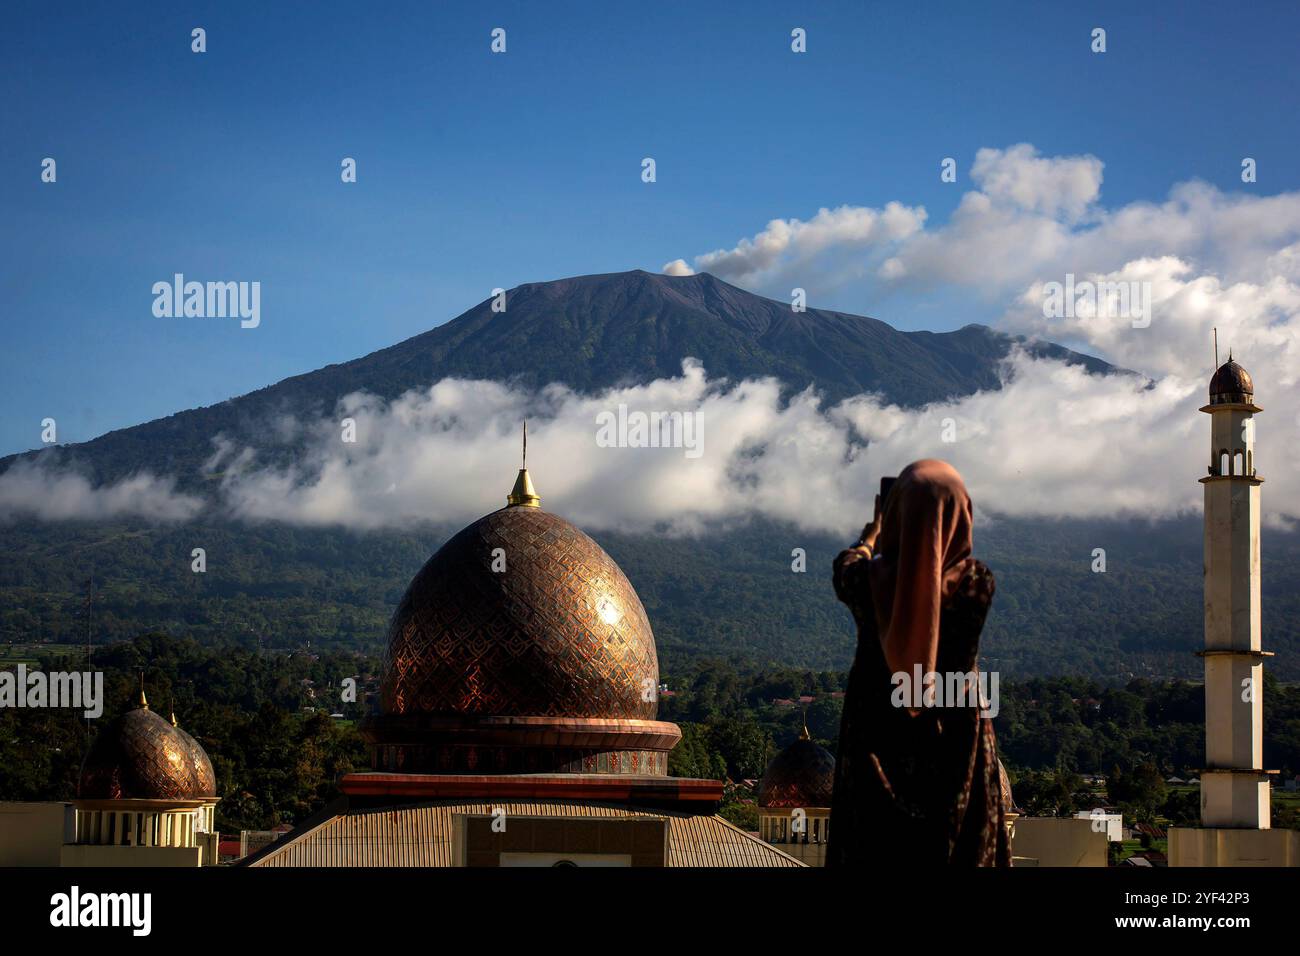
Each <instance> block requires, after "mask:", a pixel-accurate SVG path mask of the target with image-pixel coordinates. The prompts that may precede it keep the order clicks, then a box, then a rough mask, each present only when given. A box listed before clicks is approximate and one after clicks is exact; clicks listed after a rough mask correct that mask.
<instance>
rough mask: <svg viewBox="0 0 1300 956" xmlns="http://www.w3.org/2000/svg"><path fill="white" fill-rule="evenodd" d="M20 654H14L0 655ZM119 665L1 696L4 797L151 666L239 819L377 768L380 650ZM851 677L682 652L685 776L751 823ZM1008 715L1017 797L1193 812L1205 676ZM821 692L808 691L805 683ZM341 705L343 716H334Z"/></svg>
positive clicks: (1062, 682) (1049, 808)
mask: <svg viewBox="0 0 1300 956" xmlns="http://www.w3.org/2000/svg"><path fill="white" fill-rule="evenodd" d="M34 663H35V664H36V665H38V666H40V667H42V668H43V669H46V670H53V669H69V668H74V667H82V666H84V663H85V658H84V653H82V654H81V656H80V659H79V660H78V658H77V656H76V655H75V654H74V655H70V656H62V657H58V658H49V657H46V658H38V659H37V660H36V661H35V662H34ZM9 664H10V662H6V661H4V660H3V659H0V666H9ZM93 665H94V668H95V669H97V670H103V671H104V673H105V697H106V701H105V711H104V714H103V716H102V717H101V718H99V720H98V721H95V722H92V723H91V725H90V726H89V727H88V726H87V721H85V720H84V719H83V718H81V717H80V716H79V714H78V713H76V712H72V711H57V710H45V711H39V710H37V711H34V710H21V711H20V710H13V709H4V710H0V800H48V799H67V798H70V797H72V796H73V795H74V794H75V789H76V779H77V773H78V768H79V767H80V763H81V759H82V756H83V755H84V752H85V748H86V745H87V741H88V739H89V738H88V734H91V733H93V732H94V731H95V729H96V726H102V725H103V723H104V722H106V721H108V720H110V719H112V717H113V716H115V715H116V714H118V713H120V712H121V711H122V710H125V709H128V708H130V707H132V706H134V704H135V700H136V697H137V694H138V685H139V681H140V674H141V673H142V672H143V674H144V679H145V685H146V688H147V690H148V694H149V698H150V700H151V701H152V703H153V706H154V707H155V708H156V709H159V710H165V709H169V708H171V707H174V708H175V712H176V715H177V718H178V721H179V723H180V725H181V727H182V728H184V729H186V730H188V731H189V732H190V733H192V734H194V736H195V737H197V738H198V740H199V741H200V742H201V743H202V744H203V746H204V748H205V749H206V750H207V752H208V754H209V756H210V757H211V759H212V764H213V767H214V769H215V770H216V774H217V782H218V790H219V793H220V794H221V797H222V801H221V803H220V804H219V806H218V824H219V826H220V827H221V828H222V829H224V830H226V831H230V830H238V829H243V828H249V829H261V828H266V827H270V826H273V825H275V824H277V823H294V822H296V821H299V820H301V819H302V818H304V817H305V816H307V815H308V814H309V813H311V812H313V811H315V810H316V809H318V808H320V807H321V806H322V805H323V804H324V803H326V802H327V801H328V800H330V799H331V798H332V797H334V796H335V795H337V787H336V783H337V780H338V778H339V777H340V776H341V775H342V774H344V773H347V772H348V771H350V770H359V769H365V767H366V766H367V758H366V753H365V747H364V745H363V743H362V741H361V738H360V736H359V734H358V733H357V730H356V728H355V724H354V721H355V720H356V719H358V718H359V717H361V716H362V715H363V713H364V707H365V701H364V699H360V700H358V702H357V703H349V704H344V703H343V702H342V700H341V694H340V687H341V681H342V680H343V679H344V678H346V677H356V678H358V682H359V684H360V686H362V687H363V688H364V687H366V686H367V685H369V686H372V687H373V684H374V678H375V676H376V674H377V673H378V669H379V662H378V661H377V660H376V659H375V658H373V657H368V656H365V655H359V654H355V653H352V652H347V651H339V650H326V651H321V652H317V651H312V650H308V649H306V648H301V649H297V650H293V651H287V652H286V651H266V650H263V651H258V650H257V649H256V648H246V647H241V646H238V645H233V644H223V645H221V646H219V647H212V646H208V645H206V644H201V643H199V642H197V641H194V640H192V639H174V638H170V637H166V636H163V635H159V634H152V635H147V636H143V637H139V638H136V639H135V640H132V641H126V642H120V643H117V644H112V645H109V646H105V647H98V648H96V649H95V650H94V659H93ZM845 679H846V675H845V674H844V673H843V672H839V671H812V670H805V669H792V668H788V667H782V666H779V665H771V666H767V667H763V666H759V665H755V664H754V663H752V662H751V661H748V660H746V659H745V658H741V657H737V658H733V659H730V660H722V659H717V658H714V659H705V658H695V659H692V660H690V661H689V662H686V663H682V664H679V665H677V666H675V667H673V668H668V669H666V670H665V671H664V672H663V680H664V681H665V682H666V683H667V685H668V687H669V691H670V693H669V694H667V695H665V696H664V697H663V698H662V699H661V701H660V708H659V715H660V718H661V719H663V720H671V721H674V722H676V723H677V724H678V725H679V726H680V727H681V729H682V741H681V743H680V744H679V745H678V746H677V747H676V748H675V749H674V750H673V752H672V754H671V755H670V760H669V770H670V772H671V773H672V774H674V775H676V776H700V777H710V778H714V779H718V778H722V779H726V780H729V781H732V783H733V785H732V786H729V787H728V789H727V801H726V803H725V804H724V813H725V814H726V815H727V816H728V817H729V818H730V819H732V820H733V821H734V822H736V823H738V824H740V825H745V826H752V825H753V824H754V820H755V813H754V807H753V804H752V790H751V789H750V788H749V787H748V786H747V785H746V784H745V783H744V782H745V781H747V780H748V781H753V780H755V779H757V778H759V777H761V775H762V772H763V769H764V767H765V766H766V765H767V762H768V761H769V760H770V759H771V758H772V757H773V756H775V754H776V753H778V752H779V751H780V749H781V748H783V747H785V746H787V745H788V744H789V743H791V742H792V741H793V740H794V739H795V738H796V737H797V736H798V733H799V731H800V729H801V727H802V726H803V723H802V722H803V721H804V720H805V719H806V721H807V726H808V728H809V732H810V733H811V735H812V736H813V738H814V739H816V740H817V741H818V742H820V743H821V744H822V745H824V746H826V747H828V748H830V749H831V750H832V751H833V750H834V749H835V745H836V738H837V736H838V733H839V719H840V710H841V706H842V700H841V698H840V697H839V696H837V694H838V693H839V692H840V691H842V689H843V687H844V682H845ZM1000 691H1001V693H1000V702H999V703H1000V713H999V715H998V717H997V719H996V721H995V726H996V728H997V733H998V742H999V751H1000V753H1001V755H1002V759H1003V761H1004V762H1005V764H1006V765H1007V768H1008V771H1009V773H1010V775H1011V778H1012V781H1013V787H1014V790H1015V794H1016V801H1017V803H1018V804H1019V806H1020V807H1021V808H1022V809H1024V810H1026V811H1027V812H1032V813H1040V814H1041V813H1048V814H1052V813H1061V814H1066V813H1072V812H1073V811H1075V810H1080V809H1090V808H1091V807H1092V806H1094V805H1095V804H1096V803H1097V799H1098V796H1097V793H1096V792H1095V789H1094V788H1092V787H1090V786H1087V785H1085V783H1084V780H1083V775H1085V774H1087V775H1095V774H1101V775H1103V776H1105V777H1106V778H1107V784H1106V788H1107V790H1106V796H1107V798H1108V799H1109V800H1110V801H1111V802H1113V803H1115V804H1116V805H1119V806H1120V807H1122V808H1123V809H1124V810H1125V812H1126V814H1128V815H1129V816H1130V817H1131V818H1133V819H1137V820H1153V821H1154V820H1160V821H1166V822H1167V821H1173V822H1179V821H1180V820H1181V821H1184V822H1185V821H1190V820H1192V819H1194V818H1195V814H1196V811H1197V807H1196V803H1195V799H1194V795H1192V798H1191V799H1190V800H1189V797H1188V794H1187V793H1186V792H1181V791H1178V790H1171V789H1167V788H1166V786H1165V783H1164V781H1165V780H1166V779H1167V778H1168V777H1170V776H1174V775H1176V776H1180V777H1187V776H1190V775H1193V774H1195V773H1196V772H1197V768H1198V767H1199V766H1200V765H1201V762H1202V760H1203V752H1204V738H1203V730H1202V728H1203V725H1204V699H1203V695H1202V690H1201V687H1200V686H1198V685H1197V684H1194V683H1191V682H1185V681H1151V680H1147V679H1142V678H1139V679H1134V680H1131V681H1128V682H1126V683H1123V684H1114V683H1111V684H1107V683H1103V682H1100V681H1097V680H1094V679H1088V678H1081V677H1055V678H1033V679H1029V680H1024V681H1003V682H1002V684H1001V687H1000ZM801 697H802V698H810V699H809V700H807V701H805V702H804V703H802V704H800V703H799V700H800V698H801ZM331 714H338V715H341V716H338V717H332V716H331ZM1264 717H1265V738H1264V759H1265V765H1266V766H1268V767H1270V768H1277V769H1280V770H1282V771H1283V774H1284V776H1292V775H1295V774H1297V773H1300V687H1295V686H1290V687H1288V686H1283V685H1280V684H1279V683H1278V682H1277V681H1276V680H1274V679H1273V678H1272V677H1271V676H1266V678H1265V690H1264ZM1274 813H1275V822H1276V824H1277V825H1279V826H1300V817H1297V814H1296V811H1295V809H1294V804H1286V803H1284V802H1282V801H1277V802H1276V803H1275V810H1274Z"/></svg>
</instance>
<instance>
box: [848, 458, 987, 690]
mask: <svg viewBox="0 0 1300 956" xmlns="http://www.w3.org/2000/svg"><path fill="white" fill-rule="evenodd" d="M970 554H971V501H970V495H968V494H967V493H966V485H965V484H964V483H963V482H962V480H961V475H959V474H957V469H955V468H953V467H952V465H950V464H948V463H947V462H946V461H939V460H938V459H936V458H925V459H922V460H921V461H916V462H913V463H912V464H910V465H908V466H907V467H906V468H904V469H903V473H902V474H901V475H899V476H898V481H897V482H895V483H894V487H893V489H892V490H891V491H890V492H889V500H888V502H886V503H885V513H884V515H883V516H882V517H881V522H880V534H879V536H878V537H877V539H876V549H875V555H876V557H875V559H874V560H873V561H872V562H871V565H870V570H869V571H868V580H869V581H870V584H871V598H872V604H873V605H874V606H875V612H876V625H877V629H878V633H879V635H880V644H881V647H882V648H883V650H884V653H885V662H886V663H887V664H888V665H889V669H890V670H891V671H892V672H894V673H899V672H902V673H906V674H908V675H909V676H910V675H911V674H912V672H913V667H914V665H916V664H920V665H921V672H922V673H923V674H928V673H930V672H931V671H933V670H934V666H935V658H936V657H937V656H938V652H939V610H940V608H941V607H942V606H943V603H944V601H945V600H946V599H947V598H949V597H951V596H952V594H953V592H954V591H955V590H956V588H957V585H958V583H959V582H960V581H961V578H962V576H963V575H964V574H965V573H966V570H967V568H968V567H969V566H970V562H971V560H972V559H971V556H970Z"/></svg>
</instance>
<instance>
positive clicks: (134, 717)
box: [77, 705, 217, 800]
mask: <svg viewBox="0 0 1300 956" xmlns="http://www.w3.org/2000/svg"><path fill="white" fill-rule="evenodd" d="M216 795H217V789H216V778H215V776H214V775H213V772H212V763H211V761H209V760H208V755H207V754H206V753H205V752H204V750H203V748H202V747H201V746H199V743H198V741H196V740H195V739H194V738H193V737H191V736H190V735H189V734H187V733H185V732H184V731H183V730H180V729H179V728H177V727H174V726H173V725H172V724H171V723H169V722H168V721H167V720H166V719H164V718H163V717H161V716H160V715H158V714H155V713H154V712H153V711H152V710H150V709H149V708H148V706H147V705H145V706H142V707H138V708H136V709H135V710H129V711H127V712H126V713H125V714H122V715H121V716H120V717H118V718H117V719H115V720H113V721H112V722H110V723H109V724H108V726H106V727H104V728H103V729H102V730H100V732H99V734H98V735H97V736H96V737H95V741H94V743H93V744H91V746H90V750H89V751H88V752H87V753H86V759H85V760H84V761H83V762H82V765H81V777H80V780H79V781H78V784H77V796H78V797H79V798H80V799H82V800H198V799H202V798H204V797H215V796H216Z"/></svg>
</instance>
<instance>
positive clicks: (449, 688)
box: [360, 468, 682, 777]
mask: <svg viewBox="0 0 1300 956" xmlns="http://www.w3.org/2000/svg"><path fill="white" fill-rule="evenodd" d="M508 501H509V502H510V503H509V505H508V506H507V507H505V508H503V509H501V510H500V511H494V512H492V514H490V515H486V516H485V517H483V518H480V519H479V520H478V521H475V522H474V523H473V524H471V525H470V526H469V527H468V528H466V529H464V530H463V531H461V532H460V533H459V534H457V535H456V536H455V537H453V538H452V539H451V540H450V541H448V542H447V543H446V544H445V545H443V546H442V547H441V548H440V549H439V550H438V552H437V553H436V554H435V555H434V556H433V557H432V558H430V559H429V560H428V562H427V563H426V564H425V565H424V567H423V568H421V569H420V571H419V572H418V573H417V574H416V575H415V577H414V578H413V579H412V580H411V584H410V586H409V587H408V588H407V589H406V594H405V595H404V596H403V597H402V601H401V604H399V605H398V608H397V613H396V614H394V615H393V621H392V624H391V625H390V626H389V629H388V653H387V656H386V659H385V662H384V672H383V677H382V678H381V680H380V686H379V710H380V712H379V713H378V714H374V715H372V716H370V717H367V718H366V719H365V720H364V721H362V723H361V728H360V730H361V734H362V736H363V737H364V738H365V739H366V741H367V742H368V743H369V744H370V746H371V765H372V767H373V768H374V769H375V770H384V771H399V772H403V773H436V774H466V773H470V774H481V773H491V774H513V773H573V774H630V775H640V776H656V777H663V776H667V774H668V751H670V750H672V748H673V747H674V746H675V745H676V744H677V742H678V741H679V740H680V739H681V735H682V734H681V731H680V730H679V729H678V728H677V726H676V725H675V724H672V723H668V722H666V721H659V720H656V719H655V715H656V714H657V712H658V709H659V705H658V683H659V659H658V655H657V654H656V653H655V641H654V634H652V633H651V631H650V622H649V621H648V620H647V619H646V614H645V608H643V607H642V606H641V599H640V598H638V597H637V595H636V591H635V590H633V588H632V585H631V583H630V582H629V581H628V580H627V578H626V577H624V575H623V572H622V571H621V570H620V569H619V566H618V565H617V564H615V563H614V559H613V558H611V557H610V556H609V555H608V554H606V553H605V552H604V550H603V549H602V548H601V547H600V545H598V544H596V542H595V541H593V540H591V538H589V537H587V536H586V535H585V534H583V533H582V532H581V531H579V530H578V529H577V528H575V527H574V526H573V525H571V524H570V523H569V522H567V521H565V520H564V519H563V518H560V517H557V516H556V515H553V514H550V513H548V512H546V511H543V510H542V509H541V499H540V498H539V497H538V495H537V492H536V490H535V489H534V488H533V484H532V480H531V479H530V478H529V476H528V471H527V469H526V468H521V469H520V471H519V477H518V479H517V480H516V482H515V487H514V490H513V491H512V492H511V493H510V496H509V498H508Z"/></svg>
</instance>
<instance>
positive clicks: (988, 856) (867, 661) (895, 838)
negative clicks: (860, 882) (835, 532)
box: [826, 549, 1011, 867]
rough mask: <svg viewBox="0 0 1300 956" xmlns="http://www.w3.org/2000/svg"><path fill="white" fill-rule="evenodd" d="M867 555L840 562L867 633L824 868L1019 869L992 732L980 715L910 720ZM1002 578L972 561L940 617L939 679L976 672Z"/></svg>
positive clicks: (937, 710)
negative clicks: (876, 606)
mask: <svg viewBox="0 0 1300 956" xmlns="http://www.w3.org/2000/svg"><path fill="white" fill-rule="evenodd" d="M868 561H869V559H868V558H867V556H866V554H865V553H864V552H862V551H858V550H852V549H851V550H848V551H844V552H842V553H841V554H840V556H839V557H838V558H836V559H835V593H836V595H837V596H838V597H839V599H840V600H841V601H843V602H844V603H845V604H847V605H848V606H849V609H850V610H851V611H852V612H853V617H854V619H855V620H856V621H857V625H858V651H857V655H856V657H855V659H854V662H853V669H852V670H851V671H850V672H849V686H848V688H847V691H846V693H845V697H844V716H843V719H842V722H841V724H840V740H839V756H838V759H837V763H836V766H835V793H834V797H833V799H832V802H831V827H830V846H829V847H828V856H827V861H826V863H827V866H875V865H879V866H889V867H898V866H900V865H901V866H922V867H932V866H943V865H946V864H951V865H954V866H1010V865H1011V853H1010V847H1009V845H1008V840H1007V831H1006V827H1005V826H1004V817H1005V812H1006V809H1005V807H1004V806H1003V797H1002V788H1001V782H1000V779H999V764H998V759H997V747H996V743H995V741H994V736H993V723H992V721H991V720H989V719H988V718H987V717H981V716H980V713H979V709H978V707H974V706H972V707H957V708H952V707H929V708H924V709H922V711H921V713H920V714H918V715H917V716H915V717H913V716H910V715H909V714H908V713H907V711H906V710H905V709H903V708H901V707H895V706H894V705H893V703H892V702H891V696H892V694H893V692H894V685H893V683H892V681H891V674H890V670H889V667H888V666H887V664H886V663H885V656H884V652H883V651H882V650H881V646H880V641H879V639H878V638H877V636H876V634H877V627H876V617H875V613H874V610H873V608H872V603H871V589H870V586H869V585H868V582H867V564H868ZM993 592H994V582H993V574H992V572H991V571H989V569H988V568H987V567H985V566H984V565H983V564H982V563H981V562H979V561H971V562H970V567H969V568H968V570H967V571H966V573H965V575H964V576H963V577H962V579H961V581H960V583H959V585H958V587H957V590H956V591H955V592H954V594H953V596H952V598H951V599H950V600H949V601H948V602H946V603H945V604H944V605H943V607H942V610H941V612H940V619H939V648H938V659H937V661H936V666H935V670H936V671H937V672H938V673H940V674H944V673H951V672H958V671H960V672H963V673H968V672H970V671H974V670H976V666H977V665H976V659H977V657H978V654H979V639H980V632H981V631H982V630H983V627H984V618H985V616H986V615H987V614H988V610H989V605H990V604H991V603H992V600H993Z"/></svg>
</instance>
